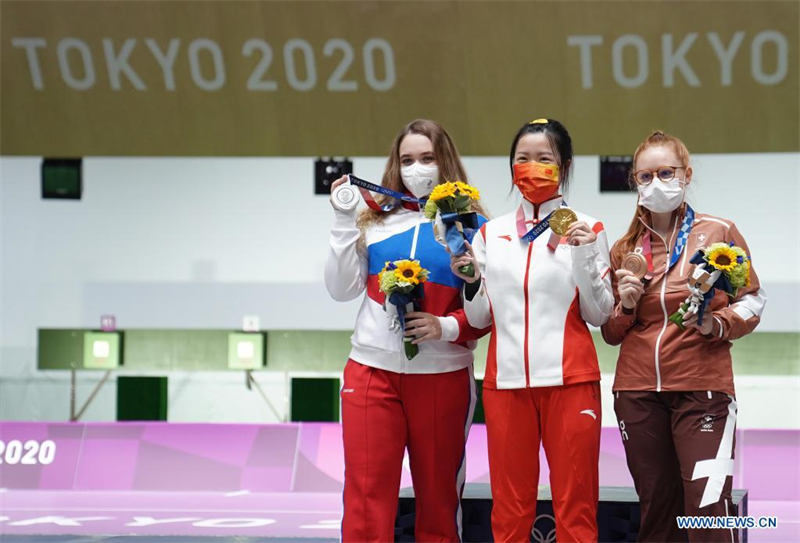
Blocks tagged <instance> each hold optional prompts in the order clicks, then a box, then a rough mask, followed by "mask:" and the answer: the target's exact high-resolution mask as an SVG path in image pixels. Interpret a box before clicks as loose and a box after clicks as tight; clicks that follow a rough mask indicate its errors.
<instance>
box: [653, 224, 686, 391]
mask: <svg viewBox="0 0 800 543" xmlns="http://www.w3.org/2000/svg"><path fill="white" fill-rule="evenodd" d="M645 226H647V225H645ZM677 226H678V221H677V220H676V221H675V226H673V227H672V234H670V237H669V241H670V243H669V244H668V243H667V242H666V240H665V239H664V238H663V237H662V236H661V234H659V233H658V232H656V231H655V230H653V229H652V228H650V227H649V226H647V228H648V229H649V230H650V231H651V232H653V233H654V234H655V235H657V236H658V237H659V238H660V239H661V242H662V243H664V247H665V248H666V250H667V256H666V260H665V261H664V278H663V280H662V282H661V311H662V313H663V314H664V324H663V326H662V327H661V332H659V334H658V337H657V338H656V346H655V353H654V354H655V364H656V392H661V356H660V350H661V338H662V337H664V332H666V331H667V324H669V315H667V302H666V292H667V274H668V273H669V259H670V251H671V250H670V246H671V245H672V237H673V236H674V235H675V229H676V228H677Z"/></svg>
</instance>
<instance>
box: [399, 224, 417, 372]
mask: <svg viewBox="0 0 800 543" xmlns="http://www.w3.org/2000/svg"><path fill="white" fill-rule="evenodd" d="M419 226H420V223H419V222H417V225H416V226H415V227H414V237H413V238H412V240H411V251H410V253H409V255H408V256H409V260H414V257H415V256H416V255H417V241H418V240H419ZM404 341H405V336H404V334H403V332H402V331H401V332H400V354H401V355H402V360H403V362H402V364H401V366H400V373H405V372H406V363H407V362H408V360H406V355H405V344H404Z"/></svg>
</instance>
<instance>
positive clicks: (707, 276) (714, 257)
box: [669, 243, 750, 330]
mask: <svg viewBox="0 0 800 543" xmlns="http://www.w3.org/2000/svg"><path fill="white" fill-rule="evenodd" d="M689 262H691V263H692V264H696V266H695V268H694V270H693V271H692V275H691V276H690V277H689V292H690V294H689V296H688V297H687V298H686V300H685V301H684V302H683V303H682V304H681V306H680V307H679V308H678V310H677V311H676V312H675V313H673V314H672V315H670V317H669V320H670V321H671V322H673V323H675V324H677V325H678V326H679V327H680V328H681V330H684V329H685V326H684V324H683V322H684V321H685V320H686V319H688V318H689V317H690V316H692V315H694V314H695V313H696V314H697V324H698V325H702V324H703V314H704V313H705V310H706V307H708V304H709V303H711V299H712V298H713V297H714V289H715V288H718V289H720V290H722V291H723V292H725V293H726V294H727V295H728V296H730V297H732V298H733V297H735V296H736V293H737V292H738V290H739V288H741V287H745V286H749V285H750V257H749V256H747V253H746V252H745V251H744V249H742V248H741V247H738V246H736V245H734V244H733V243H731V244H728V243H714V244H712V245H710V246H709V247H707V248H705V249H700V250H699V251H697V253H695V255H694V256H693V257H692V259H691V260H690V261H689Z"/></svg>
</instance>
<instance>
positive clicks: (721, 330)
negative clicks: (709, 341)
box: [714, 315, 725, 339]
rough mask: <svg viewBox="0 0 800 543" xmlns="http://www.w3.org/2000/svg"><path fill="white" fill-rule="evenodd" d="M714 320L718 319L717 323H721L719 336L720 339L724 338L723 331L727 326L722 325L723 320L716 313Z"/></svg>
mask: <svg viewBox="0 0 800 543" xmlns="http://www.w3.org/2000/svg"><path fill="white" fill-rule="evenodd" d="M714 320H715V321H717V324H719V334H717V336H718V337H719V339H722V333H723V332H724V331H725V327H724V326H722V320H721V319H720V318H719V317H717V316H716V315H715V316H714Z"/></svg>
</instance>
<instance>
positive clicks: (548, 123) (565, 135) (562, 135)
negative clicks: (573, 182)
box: [508, 119, 572, 193]
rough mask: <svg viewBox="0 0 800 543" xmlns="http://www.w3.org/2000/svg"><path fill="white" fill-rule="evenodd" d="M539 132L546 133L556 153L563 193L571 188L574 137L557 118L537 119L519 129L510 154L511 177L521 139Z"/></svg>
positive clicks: (560, 185)
mask: <svg viewBox="0 0 800 543" xmlns="http://www.w3.org/2000/svg"><path fill="white" fill-rule="evenodd" d="M538 133H544V135H545V136H546V137H547V140H548V141H549V142H550V147H551V148H552V149H553V152H554V153H555V155H556V159H557V160H558V168H559V172H560V174H559V175H560V176H561V180H560V181H559V187H560V188H561V191H562V193H563V192H565V191H566V190H567V188H569V174H570V171H571V170H572V138H570V137H569V132H567V129H566V128H565V127H564V125H563V124H561V123H560V122H558V121H556V120H555V119H537V120H536V121H531V122H529V123H525V124H524V125H522V128H520V129H519V131H517V135H516V136H514V141H513V142H512V143H511V152H510V153H509V154H508V162H509V167H510V168H511V177H512V178H513V177H514V153H515V152H516V150H517V144H518V143H519V140H521V139H522V137H523V136H526V135H528V134H538ZM512 187H513V185H512Z"/></svg>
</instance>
